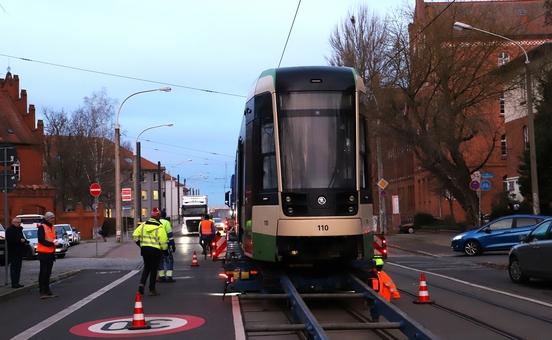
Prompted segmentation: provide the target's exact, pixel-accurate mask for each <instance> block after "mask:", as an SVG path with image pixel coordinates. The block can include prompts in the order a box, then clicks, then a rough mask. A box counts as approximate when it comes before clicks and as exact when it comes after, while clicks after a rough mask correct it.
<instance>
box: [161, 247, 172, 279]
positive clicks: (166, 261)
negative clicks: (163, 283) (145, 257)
mask: <svg viewBox="0 0 552 340" xmlns="http://www.w3.org/2000/svg"><path fill="white" fill-rule="evenodd" d="M173 269H174V257H173V254H172V253H171V252H169V253H168V254H166V255H163V258H162V259H161V268H160V269H159V277H172V276H173Z"/></svg>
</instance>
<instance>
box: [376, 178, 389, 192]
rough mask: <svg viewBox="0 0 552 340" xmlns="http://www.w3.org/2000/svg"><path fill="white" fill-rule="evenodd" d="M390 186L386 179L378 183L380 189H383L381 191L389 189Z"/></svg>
mask: <svg viewBox="0 0 552 340" xmlns="http://www.w3.org/2000/svg"><path fill="white" fill-rule="evenodd" d="M388 185H389V182H387V181H386V180H385V179H383V178H382V179H380V180H379V181H378V187H379V188H380V189H381V190H385V188H387V186H388Z"/></svg>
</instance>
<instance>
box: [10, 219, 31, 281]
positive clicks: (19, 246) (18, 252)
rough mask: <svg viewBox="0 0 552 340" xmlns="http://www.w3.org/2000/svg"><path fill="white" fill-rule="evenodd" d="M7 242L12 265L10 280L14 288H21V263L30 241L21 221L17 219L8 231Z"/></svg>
mask: <svg viewBox="0 0 552 340" xmlns="http://www.w3.org/2000/svg"><path fill="white" fill-rule="evenodd" d="M6 241H7V242H8V262H9V263H10V278H11V286H12V288H21V287H23V285H22V284H20V283H19V278H20V277H21V263H22V261H23V256H25V252H26V250H27V246H28V244H29V241H27V239H26V238H25V237H24V236H23V227H22V226H21V219H20V218H19V217H15V218H14V219H13V220H12V223H11V226H10V227H9V228H8V229H7V230H6Z"/></svg>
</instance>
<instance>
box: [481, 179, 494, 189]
mask: <svg viewBox="0 0 552 340" xmlns="http://www.w3.org/2000/svg"><path fill="white" fill-rule="evenodd" d="M491 187H492V184H491V181H489V180H488V179H484V180H482V181H481V190H483V191H489V190H491Z"/></svg>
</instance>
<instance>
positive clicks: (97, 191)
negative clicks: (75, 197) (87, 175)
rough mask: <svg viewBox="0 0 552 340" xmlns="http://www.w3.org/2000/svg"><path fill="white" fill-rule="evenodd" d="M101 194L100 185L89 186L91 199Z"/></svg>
mask: <svg viewBox="0 0 552 340" xmlns="http://www.w3.org/2000/svg"><path fill="white" fill-rule="evenodd" d="M101 193H102V186H101V185H100V183H92V184H90V195H92V197H98V196H100V194H101Z"/></svg>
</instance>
